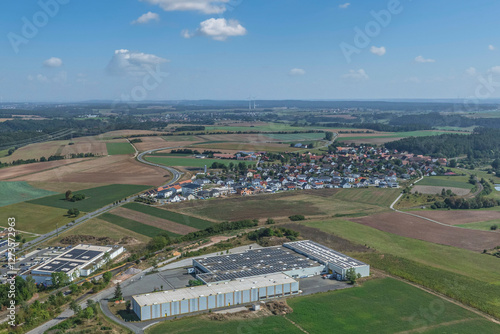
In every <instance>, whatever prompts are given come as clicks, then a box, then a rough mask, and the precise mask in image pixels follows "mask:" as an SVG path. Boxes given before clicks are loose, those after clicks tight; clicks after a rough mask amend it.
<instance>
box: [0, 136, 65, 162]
mask: <svg viewBox="0 0 500 334" xmlns="http://www.w3.org/2000/svg"><path fill="white" fill-rule="evenodd" d="M68 142H69V141H49V142H43V143H37V144H31V145H27V146H23V147H21V148H20V149H18V150H16V151H14V153H13V154H12V155H11V156H8V157H3V158H0V162H4V163H5V162H12V161H14V160H19V159H40V158H41V157H45V158H48V157H50V156H51V155H56V154H57V153H58V150H59V151H62V149H63V148H64V146H66V145H67V144H68Z"/></svg>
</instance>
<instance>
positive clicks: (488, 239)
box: [349, 212, 500, 252]
mask: <svg viewBox="0 0 500 334" xmlns="http://www.w3.org/2000/svg"><path fill="white" fill-rule="evenodd" d="M349 220H350V221H353V222H356V223H360V224H363V225H367V226H370V227H373V228H376V229H378V230H381V231H384V232H389V233H394V234H397V235H400V236H403V237H408V238H414V239H419V240H424V241H429V242H434V243H437V244H442V245H448V246H454V247H459V248H464V249H469V250H472V251H476V252H479V251H482V250H484V249H492V248H494V247H496V246H500V233H494V232H487V231H477V230H469V229H462V228H456V227H451V226H450V227H447V226H443V225H439V224H436V223H432V222H430V221H427V220H425V219H421V218H417V217H413V216H409V215H405V214H403V213H398V212H389V213H381V214H377V215H373V216H367V217H362V218H350V219H349Z"/></svg>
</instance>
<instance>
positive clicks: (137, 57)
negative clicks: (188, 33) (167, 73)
mask: <svg viewBox="0 0 500 334" xmlns="http://www.w3.org/2000/svg"><path fill="white" fill-rule="evenodd" d="M166 62H168V60H167V59H164V58H161V57H158V56H155V55H152V54H147V53H142V52H131V51H129V50H125V49H122V50H116V51H115V54H114V55H113V58H111V61H110V62H109V64H108V66H107V68H106V70H107V72H108V73H109V74H111V75H119V76H123V75H144V74H146V73H147V72H148V69H151V68H153V67H155V66H156V65H159V64H162V63H166Z"/></svg>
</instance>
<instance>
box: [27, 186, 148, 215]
mask: <svg viewBox="0 0 500 334" xmlns="http://www.w3.org/2000/svg"><path fill="white" fill-rule="evenodd" d="M148 188H149V187H147V186H137V185H127V184H114V185H108V186H102V187H97V188H91V189H85V190H80V191H78V193H80V194H85V196H86V197H87V198H85V199H84V200H82V201H78V202H70V201H66V200H65V195H64V194H57V195H53V196H48V197H43V198H39V199H35V200H32V201H29V202H28V203H31V204H38V205H45V206H50V207H55V208H61V209H66V210H68V209H71V208H78V209H79V210H80V211H82V212H92V211H95V210H97V209H99V208H101V207H103V206H105V205H107V204H111V203H113V202H115V201H118V200H122V199H124V198H125V197H128V196H131V195H134V194H136V193H138V192H140V191H143V190H146V189H148Z"/></svg>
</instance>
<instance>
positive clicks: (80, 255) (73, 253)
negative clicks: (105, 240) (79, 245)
mask: <svg viewBox="0 0 500 334" xmlns="http://www.w3.org/2000/svg"><path fill="white" fill-rule="evenodd" d="M101 253H102V252H99V251H95V250H87V249H72V250H70V251H69V252H67V253H66V254H64V255H62V257H63V258H64V259H72V260H83V261H89V260H91V259H93V258H95V257H96V256H97V255H99V254H101Z"/></svg>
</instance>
